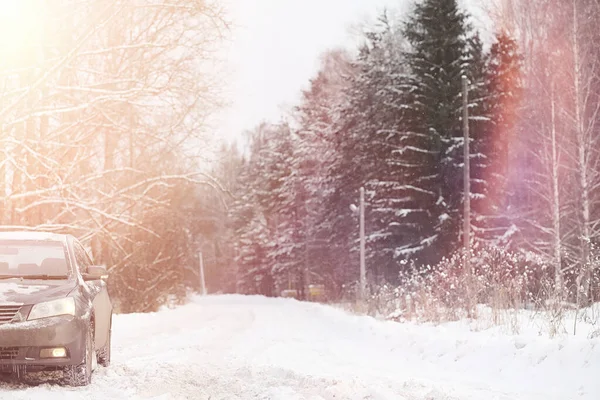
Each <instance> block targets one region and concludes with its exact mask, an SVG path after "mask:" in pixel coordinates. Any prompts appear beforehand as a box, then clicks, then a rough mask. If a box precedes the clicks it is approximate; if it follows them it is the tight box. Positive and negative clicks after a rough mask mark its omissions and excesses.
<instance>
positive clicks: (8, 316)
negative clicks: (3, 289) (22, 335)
mask: <svg viewBox="0 0 600 400" xmlns="http://www.w3.org/2000/svg"><path fill="white" fill-rule="evenodd" d="M20 309H21V306H2V305H0V325H2V324H7V323H9V322H10V321H12V320H13V318H14V317H15V315H17V313H18V312H19V310H20Z"/></svg>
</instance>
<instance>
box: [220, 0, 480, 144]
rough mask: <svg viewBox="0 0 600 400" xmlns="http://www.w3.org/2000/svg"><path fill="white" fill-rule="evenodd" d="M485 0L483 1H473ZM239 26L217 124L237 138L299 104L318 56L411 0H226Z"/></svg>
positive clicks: (347, 42) (233, 36) (349, 41)
mask: <svg viewBox="0 0 600 400" xmlns="http://www.w3.org/2000/svg"><path fill="white" fill-rule="evenodd" d="M465 1H466V0H465ZM468 1H472V2H473V1H474V2H479V1H484V0H468ZM224 2H225V5H226V7H227V9H228V13H229V15H228V17H229V19H230V20H231V21H232V22H233V23H234V24H235V26H234V27H233V30H232V32H231V41H230V44H229V46H228V51H227V52H226V53H225V58H226V59H227V69H226V70H225V71H223V76H226V77H227V79H226V80H227V82H226V83H227V87H226V92H225V97H226V99H227V100H228V101H229V102H231V105H230V106H229V107H227V109H226V110H224V111H223V113H221V115H220V116H219V118H218V120H217V121H215V122H214V124H215V127H216V132H215V134H216V135H219V136H223V137H227V138H236V137H239V136H240V134H241V132H243V131H244V130H247V129H251V128H253V127H254V126H256V125H257V124H258V123H260V122H261V121H262V120H269V121H273V122H276V121H278V120H279V118H280V116H281V115H282V114H283V111H284V110H283V109H282V107H286V106H290V105H295V104H297V100H298V98H299V95H300V91H301V90H302V89H303V88H305V87H306V86H307V84H308V80H309V79H310V78H311V77H312V76H313V75H314V74H315V73H316V71H317V68H318V66H319V56H320V55H321V54H322V53H323V52H325V51H326V50H328V49H330V48H333V47H336V46H340V45H341V46H344V45H346V46H351V45H352V43H354V40H355V39H356V36H354V37H353V34H352V33H353V31H354V29H353V27H356V26H357V25H359V24H360V23H361V22H364V21H366V20H368V19H371V20H372V19H374V18H375V17H376V16H377V15H378V14H379V13H380V12H381V11H382V10H383V8H384V7H388V8H390V9H393V10H399V9H401V7H406V4H407V3H408V2H407V0H224Z"/></svg>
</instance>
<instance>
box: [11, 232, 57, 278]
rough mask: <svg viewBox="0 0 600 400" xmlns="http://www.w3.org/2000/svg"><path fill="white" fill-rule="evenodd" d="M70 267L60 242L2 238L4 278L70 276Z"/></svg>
mask: <svg viewBox="0 0 600 400" xmlns="http://www.w3.org/2000/svg"><path fill="white" fill-rule="evenodd" d="M68 276H69V266H68V264H67V257H66V252H65V247H64V245H63V243H61V242H58V241H21V240H1V241H0V279H6V278H11V277H27V278H32V279H66V278H67V277H68Z"/></svg>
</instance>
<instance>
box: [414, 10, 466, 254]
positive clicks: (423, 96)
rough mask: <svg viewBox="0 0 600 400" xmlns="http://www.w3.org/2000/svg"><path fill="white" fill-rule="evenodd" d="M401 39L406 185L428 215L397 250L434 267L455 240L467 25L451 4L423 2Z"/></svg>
mask: <svg viewBox="0 0 600 400" xmlns="http://www.w3.org/2000/svg"><path fill="white" fill-rule="evenodd" d="M405 35H406V37H407V38H408V40H409V42H410V44H411V47H412V48H411V51H410V52H408V54H407V59H408V62H409V64H410V66H411V69H412V75H413V76H412V79H411V82H410V84H411V85H410V87H409V91H410V93H411V96H412V99H411V102H410V103H408V104H409V107H410V108H411V115H410V123H411V130H412V131H414V132H415V134H416V135H418V136H417V137H418V140H415V141H414V142H415V143H414V144H413V147H414V148H415V151H413V153H414V154H412V155H411V156H410V157H409V159H412V160H414V161H412V162H413V163H415V164H416V163H418V164H420V168H418V172H417V173H415V174H414V175H412V176H411V178H412V182H411V186H413V187H414V188H415V191H418V192H419V194H421V196H420V202H419V203H420V206H421V207H422V208H423V209H426V210H428V215H427V217H426V219H423V220H421V221H420V224H421V226H422V228H421V231H420V232H419V233H420V235H419V236H417V237H415V238H414V239H415V240H413V241H412V243H410V244H408V245H407V246H406V248H405V249H403V251H405V252H407V253H409V252H417V253H418V255H419V258H420V259H421V260H423V261H426V262H437V261H438V260H439V259H440V258H441V257H443V256H445V255H448V254H450V253H451V252H452V251H454V250H455V249H456V248H457V247H458V243H459V240H460V237H461V236H460V226H461V224H460V222H461V213H460V211H461V204H462V200H463V185H462V176H463V174H462V144H463V140H462V127H461V118H460V116H461V111H462V107H461V76H462V75H463V74H464V73H466V72H467V68H466V67H465V65H464V64H465V62H466V60H467V59H468V56H469V54H468V51H469V43H468V41H467V39H468V37H469V26H468V25H467V23H466V16H465V14H463V13H462V12H461V11H460V10H459V8H458V6H457V4H456V1H455V0H425V1H423V2H422V3H420V4H418V5H417V6H416V8H415V11H414V14H413V15H412V17H411V18H410V19H409V21H408V23H407V24H406V28H405ZM425 249H427V251H424V250H425Z"/></svg>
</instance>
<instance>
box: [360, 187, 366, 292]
mask: <svg viewBox="0 0 600 400" xmlns="http://www.w3.org/2000/svg"><path fill="white" fill-rule="evenodd" d="M366 281H367V278H366V266H365V188H364V187H361V188H360V299H361V300H365V298H366V289H367V285H366Z"/></svg>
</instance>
